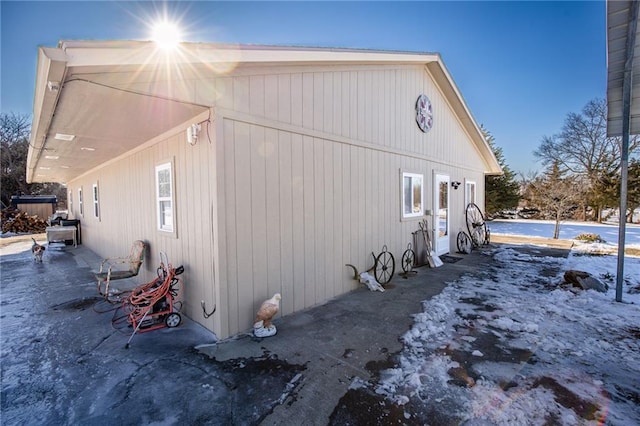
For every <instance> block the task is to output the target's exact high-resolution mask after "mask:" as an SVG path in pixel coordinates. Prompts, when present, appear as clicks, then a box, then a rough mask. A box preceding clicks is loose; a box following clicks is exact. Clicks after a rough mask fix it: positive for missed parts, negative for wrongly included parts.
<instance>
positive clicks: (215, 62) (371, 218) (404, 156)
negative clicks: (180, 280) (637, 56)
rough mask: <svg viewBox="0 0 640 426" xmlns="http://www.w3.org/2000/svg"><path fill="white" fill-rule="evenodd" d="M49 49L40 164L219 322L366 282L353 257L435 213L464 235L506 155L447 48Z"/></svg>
mask: <svg viewBox="0 0 640 426" xmlns="http://www.w3.org/2000/svg"><path fill="white" fill-rule="evenodd" d="M37 66H38V69H37V81H36V91H35V102H34V119H33V126H32V139H31V147H30V150H29V157H28V170H27V180H28V181H29V182H51V181H53V182H63V183H65V184H66V185H67V187H68V191H69V192H68V197H69V200H68V203H69V212H70V217H72V218H75V219H78V220H80V221H81V222H82V230H83V231H82V232H83V244H85V245H87V246H89V248H90V249H92V250H94V251H95V252H97V253H98V254H100V255H103V256H107V255H113V254H117V253H125V252H126V251H127V250H128V247H129V246H130V244H131V242H132V241H133V240H135V239H143V240H145V241H147V243H148V244H149V246H150V248H151V249H150V250H151V251H150V253H149V255H148V256H147V261H146V264H145V265H144V271H143V272H142V273H141V280H145V281H146V280H149V279H150V278H152V277H153V276H154V274H155V269H156V266H157V263H158V259H159V252H164V253H167V255H168V256H169V259H170V261H172V263H174V264H175V265H179V264H182V265H184V266H185V273H184V275H183V276H184V281H185V290H184V303H183V311H184V312H186V314H187V315H188V316H189V317H191V318H192V319H194V320H196V321H198V322H200V323H201V324H203V325H204V326H206V327H207V328H209V329H211V330H213V331H214V332H215V333H216V334H217V335H218V336H219V337H221V338H224V337H226V336H229V335H232V334H235V333H237V332H240V331H243V330H246V329H248V328H249V327H250V326H251V323H252V320H253V316H254V313H255V311H256V309H257V308H258V307H259V304H260V303H261V302H262V301H263V300H264V299H266V298H267V297H270V296H271V295H272V294H273V293H275V292H280V293H281V294H282V301H281V310H280V312H281V314H284V315H286V314H289V313H292V312H296V311H300V310H302V309H305V308H307V307H310V306H313V305H317V304H320V303H323V302H324V301H326V300H328V299H331V298H333V297H335V296H337V295H340V294H343V293H345V292H348V291H350V290H353V289H354V288H356V287H357V285H358V283H357V282H356V281H355V280H353V273H352V271H351V270H349V269H348V268H346V267H345V264H346V263H350V264H353V265H356V266H357V267H358V268H359V269H360V270H364V269H367V268H369V267H371V266H372V264H373V260H372V256H371V253H372V252H375V253H379V252H380V251H381V250H382V247H383V246H384V245H386V246H387V248H388V250H389V251H390V252H391V253H393V254H395V257H396V258H397V259H399V258H400V256H401V255H402V253H403V252H404V250H405V249H406V247H407V244H408V243H410V242H412V232H414V231H416V230H417V229H418V222H419V221H420V220H422V219H424V218H427V219H428V220H429V221H430V224H431V226H432V227H433V228H434V229H435V235H436V238H435V246H436V250H437V252H438V253H439V254H442V253H447V252H453V251H455V245H456V242H455V236H456V234H457V233H458V231H460V230H462V229H465V217H464V211H465V206H466V204H467V203H469V202H472V201H473V202H475V203H477V204H478V205H479V206H481V208H482V206H484V176H485V174H487V173H500V172H501V169H500V166H499V164H498V163H497V161H496V158H495V157H494V155H493V153H492V150H491V149H490V147H489V146H488V145H487V143H486V141H485V139H484V138H483V135H482V133H481V131H480V129H479V127H478V125H477V123H476V122H475V121H474V119H473V117H472V115H471V113H470V111H469V109H468V107H467V105H466V104H465V102H464V100H463V98H462V96H461V94H460V92H459V90H458V88H457V87H456V85H455V83H454V82H453V80H452V78H451V76H450V75H449V73H448V71H447V69H446V67H445V66H444V63H443V62H442V59H441V57H440V56H439V55H438V54H423V53H407V52H380V51H369V50H349V49H318V48H289V47H266V46H230V45H220V44H190V43H184V44H181V45H180V46H179V49H177V50H174V51H163V50H160V49H159V48H158V47H157V46H156V45H155V44H154V43H153V42H133V41H125V42H122V41H108V42H97V41H62V42H60V43H59V44H58V47H57V48H46V47H43V48H40V49H39V52H38V65H37ZM398 263H399V261H398ZM201 301H205V303H206V306H207V307H208V309H211V307H212V306H214V305H215V306H217V310H216V312H215V314H214V315H213V316H211V317H210V318H204V315H203V314H202V309H201Z"/></svg>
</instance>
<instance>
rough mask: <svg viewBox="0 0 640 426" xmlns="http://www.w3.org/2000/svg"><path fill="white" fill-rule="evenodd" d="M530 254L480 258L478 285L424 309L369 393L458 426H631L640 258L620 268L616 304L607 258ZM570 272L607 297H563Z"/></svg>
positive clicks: (639, 393)
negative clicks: (394, 362) (587, 277)
mask: <svg viewBox="0 0 640 426" xmlns="http://www.w3.org/2000/svg"><path fill="white" fill-rule="evenodd" d="M527 250H528V251H527ZM536 250H537V249H535V248H531V247H530V248H529V249H525V250H523V249H517V248H515V247H510V246H501V247H499V248H496V249H491V250H487V251H486V252H485V254H487V255H490V256H492V257H493V259H494V262H492V263H491V265H492V266H490V267H489V268H488V269H487V270H486V272H485V273H484V274H482V276H480V277H464V278H462V279H460V280H458V281H456V282H453V283H451V284H450V285H449V286H448V287H447V288H446V289H445V290H444V291H443V292H442V293H441V294H440V295H438V296H437V297H434V298H433V299H431V300H429V301H426V302H424V312H423V313H420V314H418V315H416V316H415V323H414V325H413V327H412V329H411V330H410V331H408V332H407V333H406V334H405V336H404V337H403V339H404V344H405V345H404V349H403V351H402V353H401V355H400V363H399V365H398V367H397V368H394V369H389V370H386V371H384V372H382V374H381V380H380V383H379V384H378V385H377V388H376V392H377V393H379V394H382V395H384V396H386V397H388V398H389V399H392V400H393V401H395V402H396V403H398V404H401V405H405V404H407V406H414V407H415V406H421V405H422V406H425V405H427V406H428V405H431V406H432V407H430V408H427V409H426V410H425V412H427V413H428V412H429V410H435V411H438V410H441V411H442V410H446V413H448V415H452V416H454V417H456V418H457V419H458V420H459V421H460V422H461V423H466V424H483V425H484V424H501V425H502V424H509V425H543V424H560V425H575V424H603V423H606V424H612V425H631V424H640V358H639V355H638V354H640V258H628V259H627V260H626V264H625V274H624V275H625V284H624V293H623V303H618V302H615V274H616V259H617V258H616V256H591V255H585V254H582V253H580V252H572V253H571V254H570V255H569V257H568V258H563V257H543V256H541V254H540V253H536ZM568 269H578V270H583V271H586V272H589V273H591V274H592V275H594V276H595V277H598V278H599V279H601V280H602V281H603V282H605V283H607V284H608V285H609V290H608V291H607V293H598V292H596V291H594V290H588V291H582V290H577V289H572V288H569V287H568V286H565V285H560V284H561V283H562V282H563V279H562V276H563V274H564V271H566V270H568ZM634 292H635V293H634Z"/></svg>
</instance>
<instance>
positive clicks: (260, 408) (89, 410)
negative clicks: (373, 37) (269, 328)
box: [0, 240, 491, 425]
mask: <svg viewBox="0 0 640 426" xmlns="http://www.w3.org/2000/svg"><path fill="white" fill-rule="evenodd" d="M30 246H31V241H30V240H23V241H18V242H15V243H13V244H9V245H7V244H6V243H5V244H4V246H3V247H0V268H1V282H0V290H1V302H0V306H1V313H0V331H1V339H2V349H1V361H2V400H1V410H2V411H1V419H0V420H1V423H2V424H4V425H15V424H56V425H60V424H74V425H75V424H83V425H92V424H96V425H97V424H112V425H117V424H123V425H127V424H163V425H172V424H181V425H183V424H211V425H231V424H233V425H236V424H237V425H240V424H242V425H244V424H265V425H283V424H306V425H326V424H336V425H339V424H376V423H379V422H380V420H379V419H380V416H379V410H381V409H383V410H386V413H387V415H386V418H387V419H389V418H395V419H397V420H398V421H400V422H402V419H403V418H404V417H403V413H402V409H401V408H398V407H392V406H385V404H386V403H385V402H384V401H382V400H381V399H380V398H376V397H375V396H374V395H371V396H368V397H367V398H368V399H367V400H362V399H360V400H353V398H350V395H352V394H351V393H349V389H350V385H351V384H352V383H353V382H354V380H365V381H370V380H375V379H376V377H377V375H378V374H379V372H380V371H381V370H382V369H385V368H389V367H391V366H393V365H394V362H395V359H394V356H395V355H396V354H397V353H398V352H399V351H400V350H401V349H402V345H401V343H400V340H399V338H400V336H402V335H403V334H404V333H405V332H406V331H407V330H408V329H409V328H410V326H411V324H412V321H413V320H412V315H413V314H416V313H418V312H421V301H422V300H426V299H428V298H431V297H433V296H434V295H436V294H438V293H439V292H440V291H441V290H442V289H443V288H444V287H445V286H446V283H447V282H451V281H454V280H456V279H458V278H460V277H461V276H462V275H463V274H477V273H482V272H483V271H484V270H485V269H486V266H487V264H488V263H490V262H491V259H490V257H488V256H485V255H483V254H482V253H480V252H474V253H472V254H470V255H466V256H464V257H462V259H461V260H459V261H457V262H455V263H445V264H444V265H443V266H442V267H440V268H436V269H429V268H426V267H423V268H419V269H418V272H417V274H415V275H413V276H410V277H408V278H402V277H400V276H399V275H398V274H396V275H395V276H394V278H393V280H392V281H391V283H390V284H388V285H387V291H385V292H384V293H381V292H371V291H369V290H368V289H366V288H365V287H364V286H361V287H359V288H358V289H357V290H355V291H353V292H350V293H348V294H346V295H344V296H340V297H338V298H336V299H333V300H331V301H329V302H328V303H326V304H323V305H321V306H317V307H314V308H312V309H308V310H305V311H303V312H299V313H296V314H293V315H289V316H287V317H284V318H279V319H277V320H276V321H275V325H276V326H277V327H278V334H277V335H276V336H274V337H270V338H265V339H257V338H255V337H252V336H251V335H249V334H240V335H237V336H234V337H233V338H230V339H226V340H223V341H218V342H216V337H215V336H214V335H213V334H212V333H210V332H209V331H207V330H206V329H204V328H203V327H201V326H200V325H198V324H197V323H195V322H192V321H190V320H189V319H188V318H183V323H182V324H181V325H180V326H179V327H177V328H173V329H166V328H165V329H161V330H158V331H154V332H151V333H145V334H140V335H136V336H135V338H134V339H133V341H132V345H131V347H130V348H129V349H125V343H126V342H127V340H128V338H129V335H130V329H125V330H123V331H124V332H122V331H118V330H115V329H114V328H113V327H112V324H111V320H112V316H113V313H112V312H104V313H98V312H96V308H98V309H97V310H101V309H99V308H100V307H101V306H103V305H104V304H103V303H100V302H99V300H100V299H99V298H98V297H97V293H96V287H95V282H94V279H93V271H95V269H96V268H97V267H98V265H99V263H100V259H99V258H98V256H97V255H96V254H95V253H93V252H91V251H90V250H88V249H86V248H85V247H84V246H82V245H80V246H78V247H77V248H73V247H71V246H63V245H61V244H58V245H56V244H52V245H51V246H50V247H49V248H48V250H47V251H46V253H45V257H44V262H43V263H35V262H33V260H32V258H31V254H30V252H29V249H30ZM398 263H399V262H398ZM348 272H349V271H345V273H348ZM389 413H393V414H392V415H391V416H390V415H389Z"/></svg>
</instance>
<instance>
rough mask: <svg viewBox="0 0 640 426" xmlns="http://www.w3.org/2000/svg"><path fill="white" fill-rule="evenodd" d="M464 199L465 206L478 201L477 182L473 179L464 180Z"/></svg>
mask: <svg viewBox="0 0 640 426" xmlns="http://www.w3.org/2000/svg"><path fill="white" fill-rule="evenodd" d="M464 200H465V205H464V206H465V208H466V207H467V206H468V205H469V204H471V203H474V204H475V203H476V182H475V181H473V180H466V181H465V182H464Z"/></svg>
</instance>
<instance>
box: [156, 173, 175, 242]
mask: <svg viewBox="0 0 640 426" xmlns="http://www.w3.org/2000/svg"><path fill="white" fill-rule="evenodd" d="M156 209H157V217H158V229H159V230H161V231H166V232H173V230H174V214H173V213H174V208H173V175H172V173H171V163H164V164H160V165H158V166H156Z"/></svg>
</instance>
